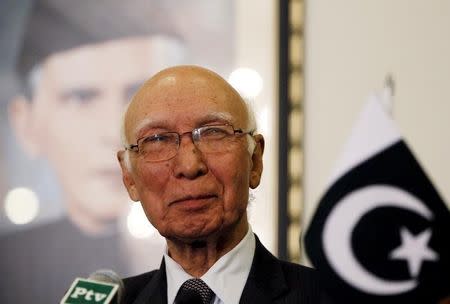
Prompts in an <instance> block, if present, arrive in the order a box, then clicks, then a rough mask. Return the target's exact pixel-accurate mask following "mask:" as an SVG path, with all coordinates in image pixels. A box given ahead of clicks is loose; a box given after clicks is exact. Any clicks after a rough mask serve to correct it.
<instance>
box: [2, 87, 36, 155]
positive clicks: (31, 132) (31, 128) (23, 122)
mask: <svg viewBox="0 0 450 304" xmlns="http://www.w3.org/2000/svg"><path fill="white" fill-rule="evenodd" d="M8 116H9V121H10V125H11V128H12V130H13V132H14V135H15V138H16V139H17V141H18V142H19V144H20V145H21V146H22V148H23V149H24V151H25V152H26V153H27V154H28V155H29V156H30V157H32V158H35V157H37V156H38V155H39V154H40V152H41V151H40V144H39V139H38V135H37V129H38V128H36V126H35V125H34V121H35V120H34V117H33V104H32V102H31V101H30V100H28V99H27V98H26V97H24V96H23V95H18V96H16V97H14V98H13V99H12V100H11V101H10V103H9V106H8Z"/></svg>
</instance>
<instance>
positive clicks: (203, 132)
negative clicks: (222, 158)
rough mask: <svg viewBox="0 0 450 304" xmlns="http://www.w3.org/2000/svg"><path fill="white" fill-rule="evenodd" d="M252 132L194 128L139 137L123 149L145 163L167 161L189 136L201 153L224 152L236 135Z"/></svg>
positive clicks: (214, 127) (219, 128)
mask: <svg viewBox="0 0 450 304" xmlns="http://www.w3.org/2000/svg"><path fill="white" fill-rule="evenodd" d="M253 132H254V131H243V130H242V129H234V128H233V126H231V125H214V126H204V127H200V128H195V129H193V130H192V131H190V132H185V133H182V134H179V133H177V132H163V133H158V134H152V135H148V136H144V137H141V138H139V139H138V140H137V143H136V144H135V145H129V146H128V147H125V149H127V150H129V151H133V152H136V153H138V154H139V155H141V156H142V157H143V158H144V159H145V160H146V161H149V162H157V161H163V160H169V159H171V158H173V157H175V155H177V153H178V149H179V148H180V142H181V137H183V136H184V135H186V134H190V135H191V137H192V141H193V143H194V144H195V146H196V147H197V148H198V149H199V150H200V151H201V152H203V153H216V152H224V151H227V149H229V147H230V145H231V144H232V142H233V141H234V140H235V138H236V136H237V135H245V134H249V135H253Z"/></svg>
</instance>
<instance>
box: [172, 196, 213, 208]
mask: <svg viewBox="0 0 450 304" xmlns="http://www.w3.org/2000/svg"><path fill="white" fill-rule="evenodd" d="M215 198H217V195H214V194H201V195H186V196H183V197H181V198H177V199H175V200H174V201H172V202H171V203H170V204H169V205H179V206H182V207H183V208H186V209H202V208H204V207H205V206H206V205H208V204H209V203H210V200H212V199H215Z"/></svg>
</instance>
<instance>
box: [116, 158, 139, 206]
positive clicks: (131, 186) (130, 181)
mask: <svg viewBox="0 0 450 304" xmlns="http://www.w3.org/2000/svg"><path fill="white" fill-rule="evenodd" d="M127 153H129V152H127V151H123V150H122V151H119V152H117V159H118V161H119V164H120V168H121V169H122V181H123V184H124V185H125V188H127V191H128V195H129V196H130V198H131V199H132V200H133V201H135V202H137V201H140V200H141V199H140V197H139V193H138V191H137V189H136V183H135V181H134V178H133V176H132V174H131V164H130V161H129V159H127V158H128V157H129V155H127Z"/></svg>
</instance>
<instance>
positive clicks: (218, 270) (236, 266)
mask: <svg viewBox="0 0 450 304" xmlns="http://www.w3.org/2000/svg"><path fill="white" fill-rule="evenodd" d="M254 254H255V235H254V234H253V232H252V229H251V227H250V226H249V229H248V231H247V234H246V235H245V236H244V238H243V239H242V240H241V241H240V242H239V244H237V245H236V247H234V248H233V249H231V250H230V251H229V252H228V253H227V254H225V255H224V256H222V257H221V258H220V259H219V260H218V261H217V262H216V263H215V264H214V265H213V266H212V267H211V268H210V269H209V270H208V271H207V272H206V273H205V274H204V275H203V276H202V277H201V279H202V280H203V281H204V282H205V283H206V284H207V285H208V286H209V288H211V290H212V291H214V293H215V294H216V299H215V303H225V304H237V303H239V299H240V298H241V294H242V291H243V290H244V286H245V282H246V281H247V278H248V275H249V273H250V268H251V266H252V261H253V256H254ZM164 262H165V264H166V274H167V303H169V304H172V303H173V302H174V300H175V297H176V295H177V293H178V290H179V289H180V287H181V285H182V284H183V283H184V282H185V281H186V280H188V279H191V278H192V276H191V275H190V274H188V273H186V272H185V271H184V269H183V268H182V267H181V266H180V265H179V264H178V263H177V262H175V261H174V260H173V259H172V258H171V257H169V255H168V254H167V249H166V252H165V253H164ZM217 298H218V299H217ZM218 300H219V301H218Z"/></svg>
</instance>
